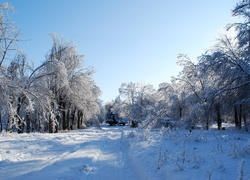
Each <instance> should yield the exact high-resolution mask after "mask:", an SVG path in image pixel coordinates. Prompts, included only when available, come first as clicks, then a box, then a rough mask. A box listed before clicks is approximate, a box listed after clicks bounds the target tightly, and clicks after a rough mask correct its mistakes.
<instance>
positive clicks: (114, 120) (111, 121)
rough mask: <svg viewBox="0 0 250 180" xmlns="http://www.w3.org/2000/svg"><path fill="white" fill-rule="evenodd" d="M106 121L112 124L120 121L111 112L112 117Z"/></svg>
mask: <svg viewBox="0 0 250 180" xmlns="http://www.w3.org/2000/svg"><path fill="white" fill-rule="evenodd" d="M106 123H108V124H109V125H110V126H115V125H116V124H117V123H118V121H117V120H116V118H115V114H114V113H110V118H109V119H108V120H107V121H106Z"/></svg>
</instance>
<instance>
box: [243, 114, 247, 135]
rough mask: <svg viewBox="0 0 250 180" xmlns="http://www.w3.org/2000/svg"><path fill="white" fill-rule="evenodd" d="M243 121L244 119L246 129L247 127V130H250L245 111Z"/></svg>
mask: <svg viewBox="0 0 250 180" xmlns="http://www.w3.org/2000/svg"><path fill="white" fill-rule="evenodd" d="M243 121H244V126H245V129H246V132H248V127H247V117H246V113H244V115H243Z"/></svg>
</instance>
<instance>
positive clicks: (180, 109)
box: [179, 106, 182, 119]
mask: <svg viewBox="0 0 250 180" xmlns="http://www.w3.org/2000/svg"><path fill="white" fill-rule="evenodd" d="M179 115H180V119H181V118H182V107H180V106H179Z"/></svg>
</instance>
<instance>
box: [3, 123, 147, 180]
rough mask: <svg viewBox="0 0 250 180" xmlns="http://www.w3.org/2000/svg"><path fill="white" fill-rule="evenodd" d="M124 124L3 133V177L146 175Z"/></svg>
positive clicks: (64, 179) (59, 177)
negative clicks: (131, 151) (131, 150)
mask: <svg viewBox="0 0 250 180" xmlns="http://www.w3.org/2000/svg"><path fill="white" fill-rule="evenodd" d="M124 131H126V128H124V127H104V128H102V129H94V128H93V129H87V130H81V131H73V132H68V133H59V134H39V133H35V134H34V133H31V134H20V135H18V134H15V133H13V134H9V133H5V134H1V136H2V137H1V138H0V147H1V148H0V177H1V178H0V179H26V180H28V179H61V180H66V179H89V180H91V179H95V180H96V179H130V180H133V179H137V180H138V179H145V177H144V176H143V175H142V174H144V173H139V172H140V171H138V169H137V168H138V167H136V163H133V160H132V159H131V158H130V156H129V152H128V147H127V146H128V145H127V142H126V140H125V138H124Z"/></svg>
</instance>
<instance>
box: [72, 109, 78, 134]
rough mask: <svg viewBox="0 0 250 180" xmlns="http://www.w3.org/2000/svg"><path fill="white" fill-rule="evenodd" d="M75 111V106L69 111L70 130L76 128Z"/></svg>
mask: <svg viewBox="0 0 250 180" xmlns="http://www.w3.org/2000/svg"><path fill="white" fill-rule="evenodd" d="M75 113H76V107H74V110H73V111H72V112H71V124H72V130H73V129H76V127H77V123H76V119H75Z"/></svg>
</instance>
